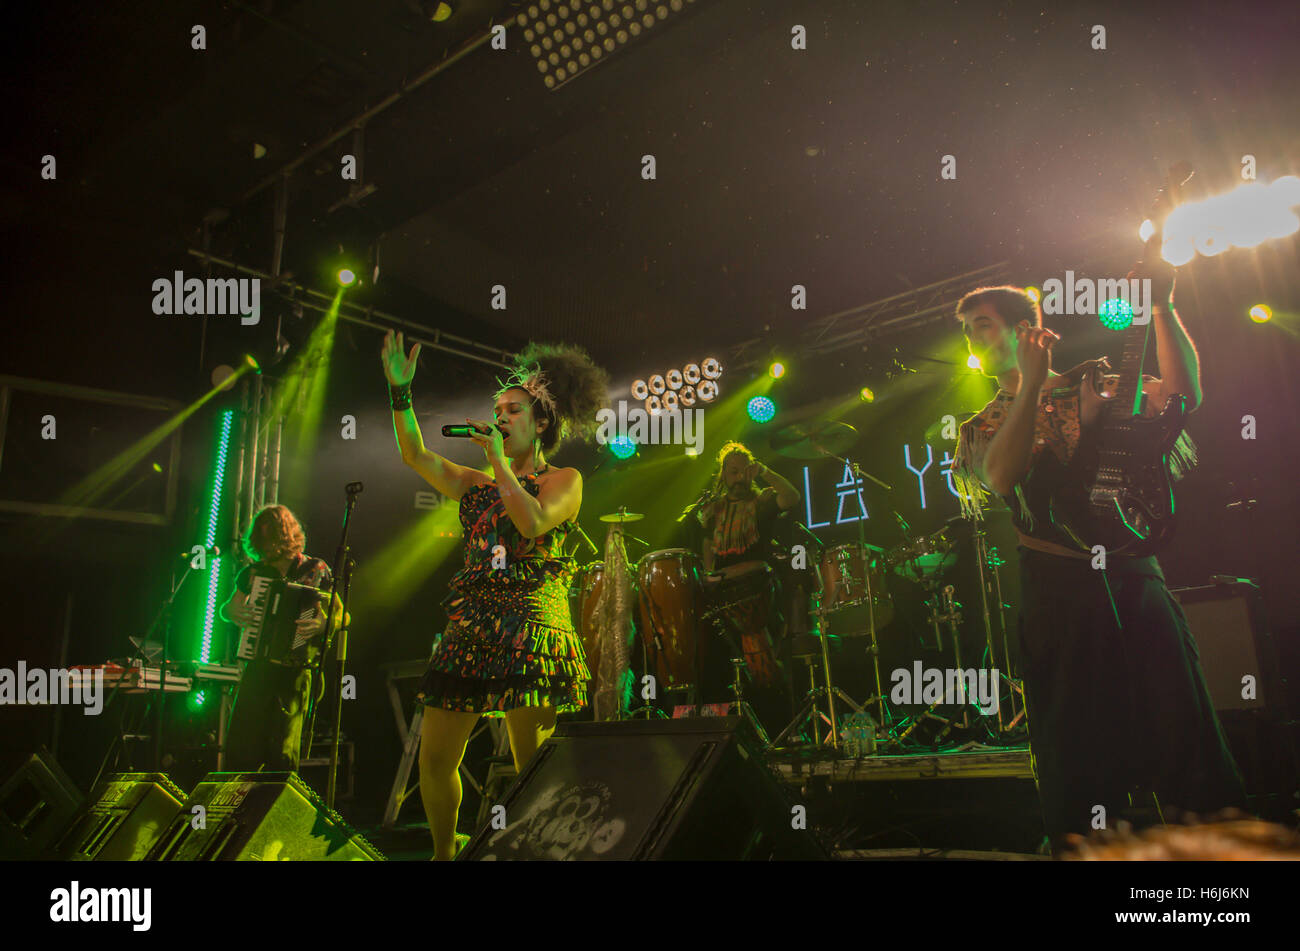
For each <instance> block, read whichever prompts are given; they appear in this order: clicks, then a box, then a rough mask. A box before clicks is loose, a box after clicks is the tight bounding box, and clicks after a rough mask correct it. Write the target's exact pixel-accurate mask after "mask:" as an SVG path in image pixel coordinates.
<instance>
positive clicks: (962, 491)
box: [952, 416, 993, 521]
mask: <svg viewBox="0 0 1300 951" xmlns="http://www.w3.org/2000/svg"><path fill="white" fill-rule="evenodd" d="M992 441H993V433H991V432H987V431H986V430H985V429H984V428H983V427H981V425H980V418H979V417H978V416H972V417H971V418H970V419H968V420H966V422H964V423H962V424H961V428H960V429H959V430H958V431H957V452H956V453H955V454H954V455H953V461H952V482H953V485H954V486H955V487H956V489H957V501H958V502H959V503H961V514H962V518H965V519H973V520H976V521H978V520H979V519H982V518H983V517H984V502H985V500H986V499H987V497H988V493H987V492H986V491H985V489H984V486H983V485H982V484H981V483H980V479H979V476H978V475H977V474H976V471H975V470H976V466H977V465H978V464H979V461H980V460H981V459H983V458H984V453H985V452H987V451H988V448H989V443H990V442H992Z"/></svg>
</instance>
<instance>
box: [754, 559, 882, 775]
mask: <svg viewBox="0 0 1300 951" xmlns="http://www.w3.org/2000/svg"><path fill="white" fill-rule="evenodd" d="M813 571H814V572H816V574H817V593H816V594H814V595H813V599H814V607H813V614H814V615H816V617H817V640H818V641H819V642H820V645H821V652H822V675H823V677H824V679H825V685H819V684H818V683H817V677H816V674H814V673H812V671H811V668H810V670H809V675H808V692H807V693H806V694H805V695H804V703H803V706H802V707H800V708H799V712H798V713H796V714H795V715H794V719H792V720H791V721H790V722H789V723H788V724H786V727H785V729H784V730H782V731H781V732H780V733H779V734H778V735H777V737H776V739H775V740H773V741H772V746H774V747H779V746H780V745H781V743H782V741H784V740H785V738H786V736H787V735H789V734H790V733H792V732H798V731H801V730H802V729H803V726H804V724H805V723H807V722H808V721H809V720H811V721H812V724H813V744H814V745H816V746H821V745H822V744H823V742H825V741H823V740H822V738H821V727H820V726H818V720H821V721H823V722H825V723H826V724H827V725H828V726H829V727H830V735H829V736H828V737H827V738H826V741H829V743H830V745H831V748H832V749H834V750H835V751H836V752H837V753H838V752H839V748H840V731H839V723H838V720H837V719H836V716H835V698H836V697H839V698H840V700H842V701H843V702H844V703H845V704H846V705H847V706H849V707H850V708H852V710H853V712H854V713H862V712H863V708H862V706H861V705H859V704H858V703H856V702H854V700H853V698H852V697H850V696H849V695H848V694H846V693H845V692H844V691H843V690H841V689H840V688H839V687H836V686H835V684H834V683H832V680H831V655H830V651H829V650H828V649H827V646H826V645H827V642H826V636H827V635H826V617H827V615H828V614H829V613H830V612H829V611H827V610H826V609H825V608H824V607H823V605H822V594H823V592H824V587H823V585H822V578H821V569H820V568H819V567H818V566H816V565H814V566H813ZM823 697H825V698H826V712H825V713H822V712H821V710H819V709H818V708H817V702H818V701H819V700H821V699H822V698H823ZM868 702H869V701H868Z"/></svg>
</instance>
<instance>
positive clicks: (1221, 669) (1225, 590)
mask: <svg viewBox="0 0 1300 951" xmlns="http://www.w3.org/2000/svg"><path fill="white" fill-rule="evenodd" d="M1170 594H1172V595H1173V596H1174V597H1175V598H1177V599H1178V603H1179V604H1180V605H1181V606H1182V609H1183V613H1184V614H1186V615H1187V623H1188V624H1189V625H1190V626H1191V629H1192V637H1193V638H1195V640H1196V648H1197V652H1198V653H1199V654H1200V656H1201V669H1202V670H1204V671H1205V685H1206V687H1208V688H1209V691H1210V699H1211V700H1212V701H1213V703H1214V708H1215V709H1216V710H1261V709H1264V708H1266V707H1271V706H1275V705H1277V704H1278V703H1279V702H1280V699H1281V698H1280V697H1278V696H1277V695H1276V694H1277V690H1278V683H1277V679H1276V677H1275V673H1276V661H1275V659H1274V657H1273V654H1272V651H1271V650H1270V649H1269V648H1270V646H1271V645H1269V644H1268V643H1267V634H1266V632H1264V630H1263V626H1262V624H1261V623H1260V617H1261V610H1260V606H1259V595H1258V590H1257V589H1256V588H1255V587H1254V586H1253V585H1250V584H1217V585H1203V586H1200V587H1196V588H1173V589H1171V590H1170ZM1246 675H1250V676H1253V677H1254V678H1255V685H1256V687H1255V697H1254V698H1253V699H1246V698H1244V697H1242V695H1241V694H1242V682H1241V681H1242V677H1244V676H1246Z"/></svg>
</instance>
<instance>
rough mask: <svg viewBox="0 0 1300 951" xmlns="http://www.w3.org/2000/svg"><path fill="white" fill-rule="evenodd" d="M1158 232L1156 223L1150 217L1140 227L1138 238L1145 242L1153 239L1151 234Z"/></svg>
mask: <svg viewBox="0 0 1300 951" xmlns="http://www.w3.org/2000/svg"><path fill="white" fill-rule="evenodd" d="M1155 233H1156V223H1155V222H1154V221H1152V220H1151V219H1150V218H1148V219H1147V220H1146V221H1144V222H1142V227H1140V228H1138V238H1140V239H1141V240H1142V241H1143V242H1147V241H1150V240H1151V236H1152V235H1153V234H1155Z"/></svg>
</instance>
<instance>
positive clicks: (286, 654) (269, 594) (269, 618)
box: [238, 576, 328, 664]
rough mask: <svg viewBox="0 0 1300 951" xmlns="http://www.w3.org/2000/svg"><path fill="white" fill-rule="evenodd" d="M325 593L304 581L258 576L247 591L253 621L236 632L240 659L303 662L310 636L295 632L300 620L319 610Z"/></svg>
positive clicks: (311, 615)
mask: <svg viewBox="0 0 1300 951" xmlns="http://www.w3.org/2000/svg"><path fill="white" fill-rule="evenodd" d="M326 597H328V595H327V594H325V593H324V592H321V591H319V590H317V589H316V588H313V587H311V586H310V585H305V584H294V583H293V582H292V581H283V580H281V579H278V578H268V577H266V576H257V577H255V578H253V582H252V586H251V588H250V589H249V592H248V609H249V611H250V612H252V614H253V622H252V623H251V624H250V625H249V626H248V627H245V628H242V629H240V632H239V651H238V656H239V659H240V660H269V661H272V662H274V663H277V664H303V663H306V662H307V659H308V658H307V652H308V649H309V646H310V642H311V641H312V640H313V639H314V638H313V636H304V635H300V634H299V633H298V622H299V621H310V620H312V619H313V618H315V617H316V616H317V615H318V614H319V613H320V608H321V603H322V601H323V600H324V599H325V598H326Z"/></svg>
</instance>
